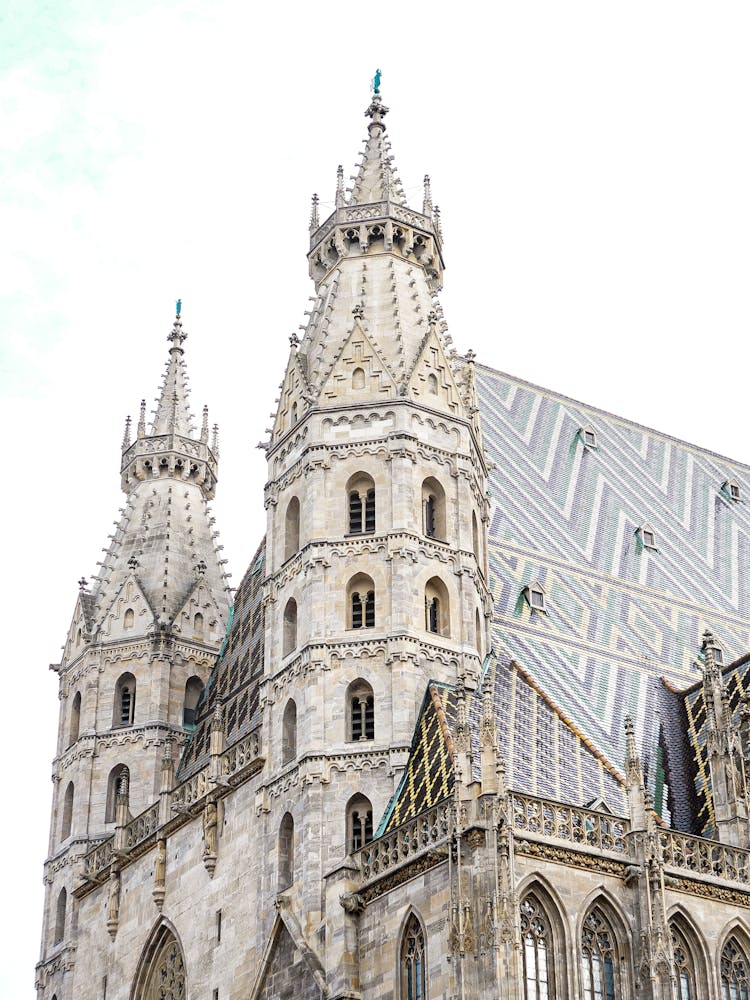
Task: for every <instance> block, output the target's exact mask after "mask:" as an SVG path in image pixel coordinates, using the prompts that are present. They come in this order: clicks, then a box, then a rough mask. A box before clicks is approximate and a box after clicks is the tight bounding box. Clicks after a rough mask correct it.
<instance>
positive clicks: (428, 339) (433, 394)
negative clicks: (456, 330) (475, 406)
mask: <svg viewBox="0 0 750 1000" xmlns="http://www.w3.org/2000/svg"><path fill="white" fill-rule="evenodd" d="M409 393H410V395H411V396H412V397H415V398H416V399H419V400H420V401H421V402H423V403H424V404H425V405H426V406H434V407H436V408H437V409H441V410H446V411H447V412H448V413H450V414H453V415H454V416H459V415H460V414H461V410H462V408H463V407H462V396H461V392H460V390H459V388H458V385H457V384H456V380H455V378H454V376H453V371H452V370H451V366H450V364H449V362H448V359H447V358H446V356H445V351H444V350H443V346H442V344H441V343H440V341H439V339H438V336H437V333H436V332H435V328H434V327H430V330H429V332H428V333H427V335H426V336H425V338H424V341H423V343H422V347H421V349H420V351H419V354H418V355H417V360H416V362H415V363H414V367H413V368H412V372H411V376H410V379H409Z"/></svg>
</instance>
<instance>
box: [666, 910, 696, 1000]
mask: <svg viewBox="0 0 750 1000" xmlns="http://www.w3.org/2000/svg"><path fill="white" fill-rule="evenodd" d="M669 930H670V933H671V935H672V954H673V956H674V971H675V975H676V977H677V982H676V983H675V987H674V1000H697V997H698V994H697V993H696V991H695V969H694V967H693V959H692V955H691V953H690V948H689V947H688V943H687V941H686V940H685V936H684V934H683V933H682V931H681V930H680V928H679V927H678V926H677V924H676V923H675V922H674V921H672V922H671V923H670V925H669Z"/></svg>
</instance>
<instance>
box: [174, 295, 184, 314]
mask: <svg viewBox="0 0 750 1000" xmlns="http://www.w3.org/2000/svg"><path fill="white" fill-rule="evenodd" d="M175 312H176V313H177V315H178V316H179V315H180V313H181V312H182V299H178V300H177V306H176V309H175Z"/></svg>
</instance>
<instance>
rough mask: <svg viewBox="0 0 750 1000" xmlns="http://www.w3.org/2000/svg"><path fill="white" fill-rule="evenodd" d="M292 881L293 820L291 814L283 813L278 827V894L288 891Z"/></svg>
mask: <svg viewBox="0 0 750 1000" xmlns="http://www.w3.org/2000/svg"><path fill="white" fill-rule="evenodd" d="M293 881H294V820H293V819H292V815H291V813H284V818H283V819H282V820H281V826H280V827H279V882H278V885H279V888H278V891H279V892H283V891H284V889H288V888H289V886H290V885H291V884H292V882H293Z"/></svg>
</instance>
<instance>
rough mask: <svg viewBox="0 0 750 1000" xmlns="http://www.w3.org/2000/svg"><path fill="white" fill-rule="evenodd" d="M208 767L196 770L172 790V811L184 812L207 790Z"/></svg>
mask: <svg viewBox="0 0 750 1000" xmlns="http://www.w3.org/2000/svg"><path fill="white" fill-rule="evenodd" d="M208 787H209V783H208V767H207V766H206V767H204V768H202V769H201V770H200V771H196V773H195V774H192V775H191V776H190V777H189V778H188V779H187V780H186V781H183V782H182V784H181V785H178V786H177V788H175V790H174V791H173V792H172V812H184V811H185V810H186V809H189V808H190V806H192V805H194V804H195V803H196V802H198V801H199V800H200V799H202V798H203V796H204V795H205V794H206V793H207V792H208Z"/></svg>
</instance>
